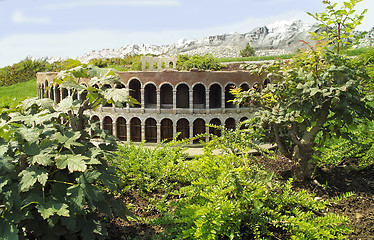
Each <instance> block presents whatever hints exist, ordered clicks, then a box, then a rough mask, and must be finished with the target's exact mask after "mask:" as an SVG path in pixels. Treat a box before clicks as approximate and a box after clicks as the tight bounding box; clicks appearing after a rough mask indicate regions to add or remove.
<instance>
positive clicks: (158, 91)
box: [156, 89, 161, 112]
mask: <svg viewBox="0 0 374 240" xmlns="http://www.w3.org/2000/svg"><path fill="white" fill-rule="evenodd" d="M156 105H157V112H160V109H161V90H160V89H156Z"/></svg>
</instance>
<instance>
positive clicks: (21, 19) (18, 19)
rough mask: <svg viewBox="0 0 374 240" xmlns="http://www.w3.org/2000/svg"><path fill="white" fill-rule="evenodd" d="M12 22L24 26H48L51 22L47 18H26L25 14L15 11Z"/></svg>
mask: <svg viewBox="0 0 374 240" xmlns="http://www.w3.org/2000/svg"><path fill="white" fill-rule="evenodd" d="M12 21H13V22H14V23H18V24H24V23H29V24H48V23H49V22H50V20H49V19H48V18H46V17H28V16H25V14H24V13H23V12H22V11H20V10H17V11H14V12H13V13H12Z"/></svg>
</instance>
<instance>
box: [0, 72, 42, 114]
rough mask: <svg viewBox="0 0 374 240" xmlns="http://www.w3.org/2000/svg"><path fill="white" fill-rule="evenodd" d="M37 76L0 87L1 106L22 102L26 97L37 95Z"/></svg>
mask: <svg viewBox="0 0 374 240" xmlns="http://www.w3.org/2000/svg"><path fill="white" fill-rule="evenodd" d="M36 96H37V88H36V78H34V79H31V80H30V81H28V82H22V83H17V84H13V85H11V86H6V87H0V107H2V106H7V105H9V104H13V103H15V102H20V101H22V100H23V99H25V98H29V97H36Z"/></svg>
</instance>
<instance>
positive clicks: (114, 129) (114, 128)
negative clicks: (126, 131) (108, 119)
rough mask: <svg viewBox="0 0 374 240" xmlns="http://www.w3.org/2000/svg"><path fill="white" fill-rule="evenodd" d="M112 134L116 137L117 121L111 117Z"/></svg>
mask: <svg viewBox="0 0 374 240" xmlns="http://www.w3.org/2000/svg"><path fill="white" fill-rule="evenodd" d="M112 124H113V136H115V137H117V122H116V121H114V119H113V122H112Z"/></svg>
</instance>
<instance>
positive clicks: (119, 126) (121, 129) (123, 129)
mask: <svg viewBox="0 0 374 240" xmlns="http://www.w3.org/2000/svg"><path fill="white" fill-rule="evenodd" d="M116 131H117V132H116V136H117V138H118V139H120V140H122V141H126V140H127V121H126V118H124V117H122V116H120V117H117V119H116Z"/></svg>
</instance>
